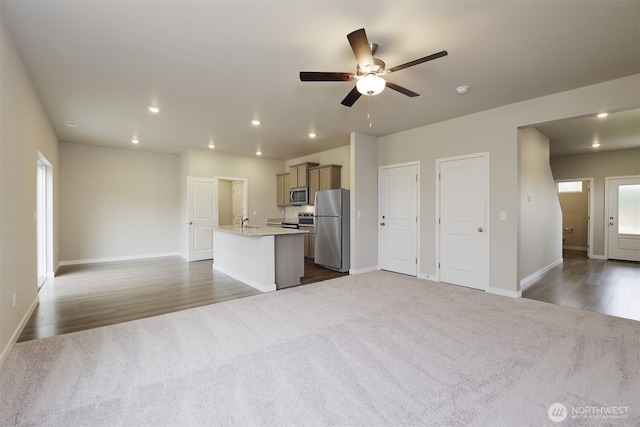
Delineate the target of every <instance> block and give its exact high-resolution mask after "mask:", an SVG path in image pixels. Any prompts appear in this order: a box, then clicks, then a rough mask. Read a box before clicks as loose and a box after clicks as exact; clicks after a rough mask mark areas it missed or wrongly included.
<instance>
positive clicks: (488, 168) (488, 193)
mask: <svg viewBox="0 0 640 427" xmlns="http://www.w3.org/2000/svg"><path fill="white" fill-rule="evenodd" d="M476 157H482V158H484V160H485V170H484V174H485V184H486V185H485V218H486V221H487V226H486V232H487V238H486V242H485V251H486V252H485V253H486V256H487V273H486V274H487V277H486V278H485V279H486V284H485V285H486V286H485V288H484V291H485V292H486V291H487V290H489V289H490V288H491V206H490V202H491V180H490V178H491V173H490V171H491V163H490V161H491V158H490V153H489V152H488V151H482V152H479V153H470V154H462V155H460V156H453V157H443V158H439V159H436V170H435V180H436V195H435V196H436V202H435V206H436V212H435V227H436V230H437V231H436V233H435V234H436V251H435V254H436V265H435V267H436V277H434V278H433V280H435V281H437V282H439V281H440V259H441V254H440V233H441V227H440V165H441V163H444V162H452V161H457V160H467V159H472V158H476Z"/></svg>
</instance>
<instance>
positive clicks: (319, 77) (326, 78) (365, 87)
mask: <svg viewBox="0 0 640 427" xmlns="http://www.w3.org/2000/svg"><path fill="white" fill-rule="evenodd" d="M347 39H349V44H350V45H351V49H353V53H354V54H355V56H356V60H357V61H358V66H357V67H356V72H355V73H341V72H321V71H301V72H300V80H301V81H303V82H350V81H355V82H356V86H355V87H354V88H353V89H352V90H351V92H349V94H348V95H347V96H346V97H345V98H344V99H343V100H342V102H341V104H342V105H345V106H347V107H351V106H352V105H353V104H354V103H355V102H356V101H357V100H358V98H360V96H361V95H368V96H372V95H377V94H379V93H380V92H382V91H383V90H384V88H385V87H388V88H389V89H393V90H395V91H397V92H400V93H402V94H404V95H407V96H410V97H415V96H420V95H419V94H417V93H415V92H413V91H411V90H409V89H406V88H404V87H402V86H400V85H397V84H395V83H391V82H389V81H386V80H385V79H383V78H382V77H383V76H385V75H386V74H389V73H393V72H396V71H400V70H403V69H405V68H409V67H413V66H414V65H418V64H422V63H423V62H427V61H431V60H433V59H438V58H441V57H443V56H447V55H448V53H447V51H446V50H443V51H441V52H438V53H434V54H432V55H429V56H425V57H424V58H420V59H416V60H415V61H411V62H407V63H406V64H402V65H398V66H395V67H393V68H389V69H388V70H387V69H385V63H384V62H383V61H382V60H380V59H378V58H374V57H373V55H375V53H376V50H377V49H378V45H377V44H375V43H372V44H369V40H368V39H367V33H366V32H365V31H364V28H360V29H359V30H356V31H354V32H352V33H350V34H348V35H347Z"/></svg>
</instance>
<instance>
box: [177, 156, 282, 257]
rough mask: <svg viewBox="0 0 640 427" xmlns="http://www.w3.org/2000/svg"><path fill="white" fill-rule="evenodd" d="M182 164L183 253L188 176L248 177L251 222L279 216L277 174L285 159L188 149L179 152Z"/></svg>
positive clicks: (183, 248)
mask: <svg viewBox="0 0 640 427" xmlns="http://www.w3.org/2000/svg"><path fill="white" fill-rule="evenodd" d="M179 164H180V166H179V174H180V176H179V178H178V182H179V186H180V189H179V193H180V200H179V202H178V203H177V205H179V206H180V212H179V213H178V217H179V224H180V226H179V227H178V233H179V240H180V244H179V247H180V252H181V253H182V254H183V256H185V257H186V254H187V231H188V227H187V220H186V218H187V204H186V197H187V196H186V194H187V176H197V177H201V178H215V177H225V178H245V179H247V181H248V196H247V197H248V213H249V220H250V222H251V224H255V225H264V224H265V223H266V220H267V218H271V217H279V216H280V211H279V209H278V207H277V206H276V174H278V173H282V172H283V171H284V170H285V162H284V161H282V160H271V159H263V158H258V157H256V158H254V157H248V156H237V155H233V154H224V153H218V152H215V151H210V150H197V149H189V150H186V151H185V152H183V153H182V154H181V155H180V160H179ZM254 212H255V215H254Z"/></svg>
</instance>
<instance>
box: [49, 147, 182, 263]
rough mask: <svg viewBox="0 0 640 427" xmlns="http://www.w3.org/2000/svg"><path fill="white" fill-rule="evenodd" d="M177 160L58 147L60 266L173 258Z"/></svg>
mask: <svg viewBox="0 0 640 427" xmlns="http://www.w3.org/2000/svg"><path fill="white" fill-rule="evenodd" d="M178 166H179V159H178V156H177V155H171V154H160V153H150V152H144V151H138V150H135V149H132V150H127V149H118V148H107V147H98V146H91V145H85V144H70V143H61V144H60V188H61V191H60V193H61V194H60V204H61V208H60V215H61V217H60V236H61V238H60V260H61V262H64V263H77V262H86V261H94V260H97V261H104V260H110V259H126V258H144V257H148V256H157V255H175V254H177V253H178V250H179V249H178V229H177V224H178V208H179V191H178V185H179V182H178Z"/></svg>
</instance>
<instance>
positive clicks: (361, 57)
mask: <svg viewBox="0 0 640 427" xmlns="http://www.w3.org/2000/svg"><path fill="white" fill-rule="evenodd" d="M347 39H349V44H350V45H351V49H353V53H354V55H355V56H356V60H357V61H358V65H359V66H360V69H361V70H362V71H364V72H369V71H370V70H371V67H373V65H374V64H373V55H371V47H370V46H369V40H368V39H367V33H365V31H364V28H360V29H359V30H356V31H354V32H352V33H349V34H347Z"/></svg>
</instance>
